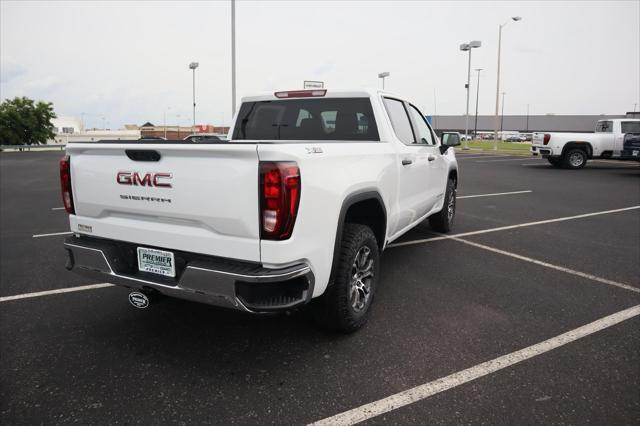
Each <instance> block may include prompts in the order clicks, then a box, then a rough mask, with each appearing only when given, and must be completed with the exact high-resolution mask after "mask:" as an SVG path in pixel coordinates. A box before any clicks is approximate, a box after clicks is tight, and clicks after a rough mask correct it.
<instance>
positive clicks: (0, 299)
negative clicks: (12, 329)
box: [0, 283, 113, 302]
mask: <svg viewBox="0 0 640 426" xmlns="http://www.w3.org/2000/svg"><path fill="white" fill-rule="evenodd" d="M105 287H113V284H109V283H101V284H90V285H81V286H78V287H67V288H59V289H57V290H47V291H37V292H35V293H24V294H16V295H15V296H5V297H0V302H9V301H10V300H19V299H30V298H32V297H40V296H50V295H52V294H61V293H72V292H74V291H83V290H95V289H97V288H105Z"/></svg>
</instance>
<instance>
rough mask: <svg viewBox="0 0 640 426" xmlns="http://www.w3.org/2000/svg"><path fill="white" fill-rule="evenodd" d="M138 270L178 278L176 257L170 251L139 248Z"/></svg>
mask: <svg viewBox="0 0 640 426" xmlns="http://www.w3.org/2000/svg"><path fill="white" fill-rule="evenodd" d="M138 269H139V270H140V271H142V272H151V273H152V274H158V275H164V276H167V277H175V276H176V266H175V262H174V257H173V253H171V252H170V251H163V250H156V249H152V248H146V247H138Z"/></svg>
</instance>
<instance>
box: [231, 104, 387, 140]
mask: <svg viewBox="0 0 640 426" xmlns="http://www.w3.org/2000/svg"><path fill="white" fill-rule="evenodd" d="M233 139H234V140H290V141H309V140H314V141H315V140H321V141H379V140H380V136H379V135H378V127H377V126H376V120H375V117H374V116H373V109H372V108H371V101H370V100H369V98H321V99H318V98H315V99H287V100H272V101H258V102H245V103H243V104H242V106H241V107H240V111H239V113H238V120H237V122H236V128H235V130H234V132H233Z"/></svg>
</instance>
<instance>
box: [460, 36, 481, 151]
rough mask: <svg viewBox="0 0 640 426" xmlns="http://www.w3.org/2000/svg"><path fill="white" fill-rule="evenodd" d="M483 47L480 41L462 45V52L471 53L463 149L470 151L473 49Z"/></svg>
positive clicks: (466, 85) (468, 68) (466, 86)
mask: <svg viewBox="0 0 640 426" xmlns="http://www.w3.org/2000/svg"><path fill="white" fill-rule="evenodd" d="M480 46H482V43H481V42H479V41H478V40H474V41H470V42H469V43H464V44H461V45H460V50H462V51H463V52H467V51H468V52H469V65H468V66H467V84H465V88H466V89H467V112H466V115H465V125H464V147H463V148H462V149H469V142H468V139H469V85H470V84H471V49H474V48H476V47H480Z"/></svg>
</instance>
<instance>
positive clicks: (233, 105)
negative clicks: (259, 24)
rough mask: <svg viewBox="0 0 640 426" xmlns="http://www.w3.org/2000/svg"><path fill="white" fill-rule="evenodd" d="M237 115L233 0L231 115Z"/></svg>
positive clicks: (233, 8)
mask: <svg viewBox="0 0 640 426" xmlns="http://www.w3.org/2000/svg"><path fill="white" fill-rule="evenodd" d="M234 115H236V0H231V117H232V118H233V116H234Z"/></svg>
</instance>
